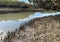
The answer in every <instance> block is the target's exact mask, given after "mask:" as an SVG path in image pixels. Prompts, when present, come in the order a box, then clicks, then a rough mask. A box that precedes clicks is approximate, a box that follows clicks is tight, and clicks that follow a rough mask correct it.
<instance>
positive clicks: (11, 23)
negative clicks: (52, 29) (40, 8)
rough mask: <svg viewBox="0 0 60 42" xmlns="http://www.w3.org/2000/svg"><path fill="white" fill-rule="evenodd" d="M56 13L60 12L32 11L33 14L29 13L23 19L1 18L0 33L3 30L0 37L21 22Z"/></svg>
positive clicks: (17, 26)
mask: <svg viewBox="0 0 60 42" xmlns="http://www.w3.org/2000/svg"><path fill="white" fill-rule="evenodd" d="M25 14H26V13H25ZM25 14H23V15H25ZM58 14H60V12H52V13H49V12H45V13H42V12H34V13H33V14H32V13H31V14H30V15H29V16H26V17H25V18H24V19H21V18H20V19H18V20H10V19H8V20H1V21H0V33H1V32H3V34H2V35H0V38H1V36H3V38H4V36H5V35H6V33H7V32H8V31H14V30H15V29H16V28H19V27H20V25H21V24H24V23H26V22H28V21H30V20H31V19H33V18H36V17H44V16H50V15H58Z"/></svg>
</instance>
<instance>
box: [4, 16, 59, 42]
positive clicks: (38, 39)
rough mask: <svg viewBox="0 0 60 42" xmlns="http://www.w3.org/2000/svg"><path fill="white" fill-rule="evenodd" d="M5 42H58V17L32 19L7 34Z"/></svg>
mask: <svg viewBox="0 0 60 42" xmlns="http://www.w3.org/2000/svg"><path fill="white" fill-rule="evenodd" d="M5 42H60V15H57V16H49V17H43V18H36V19H33V20H31V21H30V22H28V23H27V24H25V25H23V26H21V27H20V28H19V29H17V30H16V31H14V32H11V33H9V34H8V35H7V38H5Z"/></svg>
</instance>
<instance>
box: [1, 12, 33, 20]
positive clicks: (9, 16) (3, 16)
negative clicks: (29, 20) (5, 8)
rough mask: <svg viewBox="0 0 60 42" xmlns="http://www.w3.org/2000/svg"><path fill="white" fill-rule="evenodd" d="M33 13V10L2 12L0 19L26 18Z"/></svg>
mask: <svg viewBox="0 0 60 42" xmlns="http://www.w3.org/2000/svg"><path fill="white" fill-rule="evenodd" d="M31 14H33V12H27V13H9V14H0V20H18V19H23V18H26V17H28V16H29V15H31Z"/></svg>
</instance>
